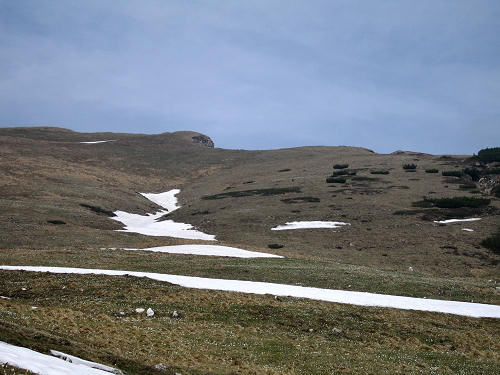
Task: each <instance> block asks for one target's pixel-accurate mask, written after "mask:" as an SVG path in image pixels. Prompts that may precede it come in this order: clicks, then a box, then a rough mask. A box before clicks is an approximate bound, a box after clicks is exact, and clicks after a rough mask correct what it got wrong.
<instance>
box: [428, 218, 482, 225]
mask: <svg viewBox="0 0 500 375" xmlns="http://www.w3.org/2000/svg"><path fill="white" fill-rule="evenodd" d="M478 220H481V218H479V217H474V218H471V219H449V220H441V221H436V220H434V222H435V223H438V224H450V223H460V222H463V221H478Z"/></svg>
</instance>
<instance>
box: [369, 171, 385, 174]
mask: <svg viewBox="0 0 500 375" xmlns="http://www.w3.org/2000/svg"><path fill="white" fill-rule="evenodd" d="M370 173H371V174H389V171H370Z"/></svg>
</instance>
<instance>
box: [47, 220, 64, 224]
mask: <svg viewBox="0 0 500 375" xmlns="http://www.w3.org/2000/svg"><path fill="white" fill-rule="evenodd" d="M47 223H50V224H54V225H62V224H66V222H64V221H62V220H47Z"/></svg>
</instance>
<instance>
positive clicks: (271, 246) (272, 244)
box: [267, 243, 285, 249]
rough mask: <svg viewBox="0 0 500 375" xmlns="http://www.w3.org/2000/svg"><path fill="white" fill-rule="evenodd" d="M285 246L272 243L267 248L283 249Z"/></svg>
mask: <svg viewBox="0 0 500 375" xmlns="http://www.w3.org/2000/svg"><path fill="white" fill-rule="evenodd" d="M284 246H285V245H282V244H279V243H270V244H269V245H267V247H268V248H270V249H281V248H282V247H284Z"/></svg>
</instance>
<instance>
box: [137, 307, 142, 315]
mask: <svg viewBox="0 0 500 375" xmlns="http://www.w3.org/2000/svg"><path fill="white" fill-rule="evenodd" d="M135 312H136V313H137V314H142V313H143V312H144V309H143V308H140V307H139V308H137V309H135Z"/></svg>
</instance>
